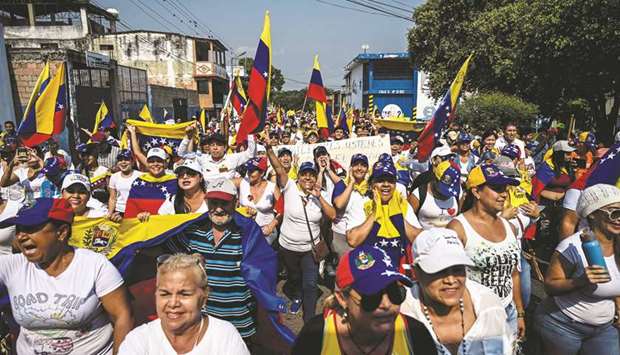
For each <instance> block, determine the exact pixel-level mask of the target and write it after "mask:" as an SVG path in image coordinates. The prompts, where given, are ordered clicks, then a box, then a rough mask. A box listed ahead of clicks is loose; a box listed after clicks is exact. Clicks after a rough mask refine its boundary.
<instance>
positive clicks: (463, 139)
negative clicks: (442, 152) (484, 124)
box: [456, 132, 474, 143]
mask: <svg viewBox="0 0 620 355" xmlns="http://www.w3.org/2000/svg"><path fill="white" fill-rule="evenodd" d="M473 140H474V136H472V135H471V134H469V133H467V132H461V133H459V135H458V136H457V137H456V142H457V143H469V142H471V141H473Z"/></svg>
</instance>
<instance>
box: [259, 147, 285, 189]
mask: <svg viewBox="0 0 620 355" xmlns="http://www.w3.org/2000/svg"><path fill="white" fill-rule="evenodd" d="M265 149H266V150H267V158H269V163H270V164H271V166H272V167H273V171H275V172H276V183H277V184H278V187H280V188H281V189H283V188H284V187H285V186H286V184H287V183H288V173H287V172H286V170H285V169H284V167H283V166H282V163H280V159H278V157H277V156H276V153H274V152H273V148H271V145H269V144H268V143H266V145H265Z"/></svg>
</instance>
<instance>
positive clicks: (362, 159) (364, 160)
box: [351, 153, 368, 166]
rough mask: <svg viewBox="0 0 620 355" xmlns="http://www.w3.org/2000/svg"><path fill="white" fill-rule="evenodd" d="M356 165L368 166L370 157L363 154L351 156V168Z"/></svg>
mask: <svg viewBox="0 0 620 355" xmlns="http://www.w3.org/2000/svg"><path fill="white" fill-rule="evenodd" d="M356 163H364V164H366V166H368V157H367V156H365V155H364V154H361V153H357V154H353V156H351V166H353V165H355V164H356Z"/></svg>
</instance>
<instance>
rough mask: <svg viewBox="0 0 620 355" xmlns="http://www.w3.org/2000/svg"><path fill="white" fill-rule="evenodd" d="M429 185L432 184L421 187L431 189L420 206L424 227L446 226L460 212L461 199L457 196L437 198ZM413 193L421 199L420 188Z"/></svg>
mask: <svg viewBox="0 0 620 355" xmlns="http://www.w3.org/2000/svg"><path fill="white" fill-rule="evenodd" d="M429 185H430V184H425V185H422V186H421V188H425V189H429V190H427V191H426V198H425V199H424V204H422V205H421V206H420V208H418V219H419V220H420V224H421V225H422V227H423V228H424V229H430V228H434V227H445V226H447V225H448V223H450V221H451V220H452V219H453V218H454V217H455V216H456V215H457V213H459V201H458V200H457V199H456V197H450V198H449V199H447V200H440V199H438V198H435V196H433V193H432V192H431V191H430V189H431V188H430V186H429ZM412 194H413V196H415V198H417V199H418V201H420V189H415V190H413V192H412ZM459 197H460V193H459Z"/></svg>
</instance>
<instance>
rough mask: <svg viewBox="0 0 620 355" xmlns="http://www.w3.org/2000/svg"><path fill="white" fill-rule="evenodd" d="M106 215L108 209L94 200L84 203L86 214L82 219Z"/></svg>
mask: <svg viewBox="0 0 620 355" xmlns="http://www.w3.org/2000/svg"><path fill="white" fill-rule="evenodd" d="M107 215H108V207H107V206H106V205H104V204H103V203H101V201H99V200H97V199H96V198H90V199H89V200H88V202H86V212H85V213H84V215H83V216H84V217H88V218H100V217H105V216H107Z"/></svg>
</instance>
